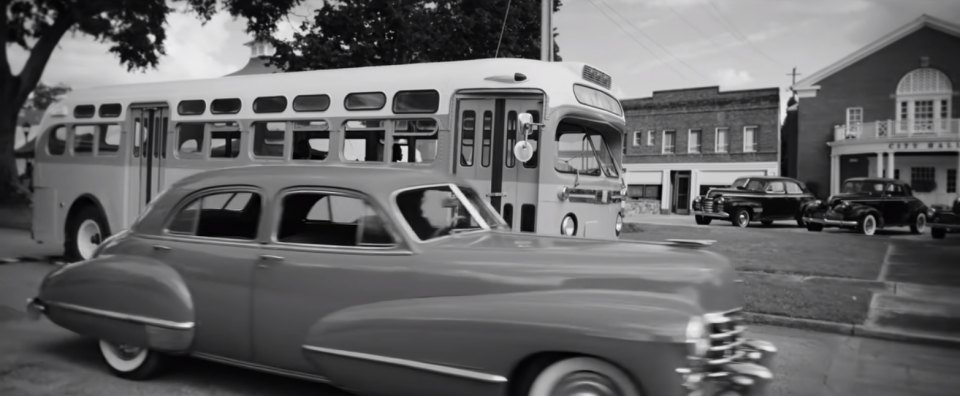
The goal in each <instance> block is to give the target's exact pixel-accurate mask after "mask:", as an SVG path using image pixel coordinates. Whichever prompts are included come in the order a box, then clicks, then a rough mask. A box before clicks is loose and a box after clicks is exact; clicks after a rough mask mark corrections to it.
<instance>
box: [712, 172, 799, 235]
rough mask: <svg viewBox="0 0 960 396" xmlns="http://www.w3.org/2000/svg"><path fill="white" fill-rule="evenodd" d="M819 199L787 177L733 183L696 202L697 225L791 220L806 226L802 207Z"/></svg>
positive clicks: (746, 223)
mask: <svg viewBox="0 0 960 396" xmlns="http://www.w3.org/2000/svg"><path fill="white" fill-rule="evenodd" d="M814 200H816V198H815V197H814V196H813V194H811V193H810V191H807V189H806V187H805V186H804V185H803V183H801V182H799V181H797V180H795V179H791V178H787V177H771V176H751V177H742V178H739V179H736V180H734V182H733V184H732V185H730V188H714V189H711V190H710V191H708V192H707V195H699V196H697V197H695V198H694V199H693V214H694V219H695V220H696V222H697V224H700V225H707V224H710V221H711V220H713V219H722V220H729V221H730V222H732V223H733V225H735V226H738V227H747V226H748V225H750V222H751V221H760V223H761V224H763V225H770V224H773V222H774V221H775V220H792V221H796V222H797V224H798V225H800V226H801V227H802V226H803V220H802V215H803V211H802V210H803V208H804V207H805V206H806V205H808V204H809V203H811V202H813V201H814Z"/></svg>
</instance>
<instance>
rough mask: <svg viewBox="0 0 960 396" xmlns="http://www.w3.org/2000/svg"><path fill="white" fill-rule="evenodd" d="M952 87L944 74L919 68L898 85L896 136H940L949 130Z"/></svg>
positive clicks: (904, 77)
mask: <svg viewBox="0 0 960 396" xmlns="http://www.w3.org/2000/svg"><path fill="white" fill-rule="evenodd" d="M952 96H953V85H952V83H951V82H950V77H948V76H947V75H946V74H944V73H943V72H941V71H939V70H937V69H934V68H930V67H922V68H919V69H916V70H913V71H911V72H909V73H907V74H906V75H905V76H903V78H901V79H900V82H899V83H898V84H897V103H898V104H897V106H898V109H897V121H898V122H897V130H896V132H897V133H914V132H919V133H924V132H943V131H946V130H947V128H948V126H949V120H950V107H951V106H950V100H951V97H952Z"/></svg>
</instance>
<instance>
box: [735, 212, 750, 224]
mask: <svg viewBox="0 0 960 396" xmlns="http://www.w3.org/2000/svg"><path fill="white" fill-rule="evenodd" d="M749 218H750V217H749V216H748V215H747V212H740V214H739V215H738V216H737V225H739V226H741V227H743V226H744V225H746V224H747V220H749Z"/></svg>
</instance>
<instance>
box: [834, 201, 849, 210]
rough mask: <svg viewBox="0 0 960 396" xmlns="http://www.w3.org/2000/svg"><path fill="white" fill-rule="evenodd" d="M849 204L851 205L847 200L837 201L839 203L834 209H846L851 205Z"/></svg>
mask: <svg viewBox="0 0 960 396" xmlns="http://www.w3.org/2000/svg"><path fill="white" fill-rule="evenodd" d="M849 206H850V203H848V202H847V201H840V202H837V204H836V205H835V206H834V207H833V209H834V210H844V209H846V208H847V207H849Z"/></svg>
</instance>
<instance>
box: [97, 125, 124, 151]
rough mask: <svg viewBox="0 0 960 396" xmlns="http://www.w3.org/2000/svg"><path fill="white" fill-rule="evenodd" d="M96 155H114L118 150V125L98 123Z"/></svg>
mask: <svg viewBox="0 0 960 396" xmlns="http://www.w3.org/2000/svg"><path fill="white" fill-rule="evenodd" d="M98 126H99V127H100V128H99V131H98V133H97V155H116V154H117V151H120V125H118V124H107V125H98Z"/></svg>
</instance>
